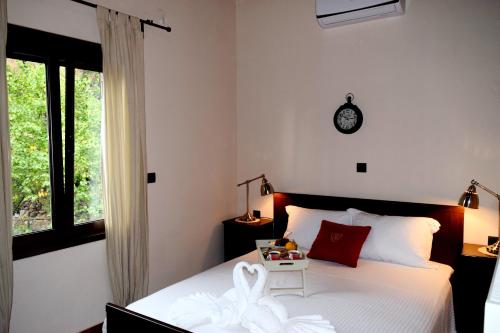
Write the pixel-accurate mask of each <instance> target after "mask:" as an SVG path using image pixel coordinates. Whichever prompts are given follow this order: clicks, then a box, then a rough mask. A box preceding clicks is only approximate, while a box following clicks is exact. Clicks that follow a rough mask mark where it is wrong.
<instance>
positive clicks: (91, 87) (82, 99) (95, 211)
mask: <svg viewBox="0 0 500 333" xmlns="http://www.w3.org/2000/svg"><path fill="white" fill-rule="evenodd" d="M101 110H102V99H101V75H100V73H98V72H94V71H88V70H82V69H75V196H74V205H75V210H74V221H75V224H79V223H85V222H89V221H95V220H99V219H102V218H103V204H102V179H101V140H100V139H101Z"/></svg>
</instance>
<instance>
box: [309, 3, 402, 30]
mask: <svg viewBox="0 0 500 333" xmlns="http://www.w3.org/2000/svg"><path fill="white" fill-rule="evenodd" d="M404 2H405V0H393V1H388V0H316V18H317V19H318V22H319V25H320V26H321V27H323V28H331V27H336V26H339V25H344V24H351V23H357V22H362V21H367V20H373V19H376V18H382V17H387V16H395V15H402V14H403V13H404Z"/></svg>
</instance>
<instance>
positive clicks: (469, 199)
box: [458, 185, 479, 209]
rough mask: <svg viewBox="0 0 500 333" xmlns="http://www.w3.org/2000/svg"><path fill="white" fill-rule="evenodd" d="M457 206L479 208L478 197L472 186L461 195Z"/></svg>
mask: <svg viewBox="0 0 500 333" xmlns="http://www.w3.org/2000/svg"><path fill="white" fill-rule="evenodd" d="M458 204H459V205H460V206H464V207H466V208H474V209H477V208H479V196H478V195H477V192H476V187H475V186H474V185H471V186H469V188H468V189H467V191H465V192H464V193H463V194H462V196H461V197H460V199H459V200H458Z"/></svg>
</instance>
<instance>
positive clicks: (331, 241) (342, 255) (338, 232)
mask: <svg viewBox="0 0 500 333" xmlns="http://www.w3.org/2000/svg"><path fill="white" fill-rule="evenodd" d="M371 228H372V227H370V226H353V225H345V224H339V223H335V222H329V221H326V220H323V221H321V228H320V229H319V232H318V235H317V236H316V239H315V240H314V243H313V244H312V246H311V251H309V253H308V254H307V257H309V258H312V259H320V260H328V261H334V262H337V263H339V264H342V265H346V266H350V267H356V266H357V265H358V258H359V253H360V252H361V248H362V247H363V244H364V243H365V240H366V237H368V233H369V232H370V229H371Z"/></svg>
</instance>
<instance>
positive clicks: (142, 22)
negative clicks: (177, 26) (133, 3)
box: [71, 0, 172, 32]
mask: <svg viewBox="0 0 500 333" xmlns="http://www.w3.org/2000/svg"><path fill="white" fill-rule="evenodd" d="M71 1H73V2H76V3H79V4H81V5H85V6H88V7H92V8H97V5H96V4H95V3H91V2H88V1H84V0H71ZM140 20H141V31H143V32H144V24H147V25H150V26H152V27H155V28H158V29H162V30H166V31H168V32H170V31H172V28H170V27H165V26H163V25H159V24H156V23H154V22H153V20H143V19H140Z"/></svg>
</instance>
